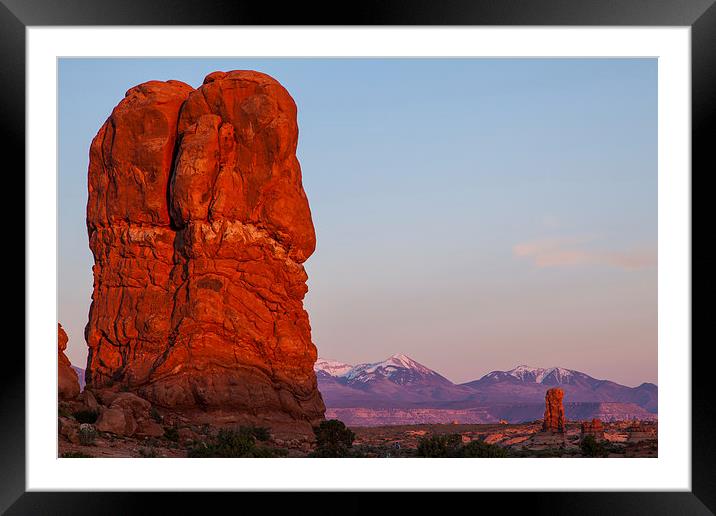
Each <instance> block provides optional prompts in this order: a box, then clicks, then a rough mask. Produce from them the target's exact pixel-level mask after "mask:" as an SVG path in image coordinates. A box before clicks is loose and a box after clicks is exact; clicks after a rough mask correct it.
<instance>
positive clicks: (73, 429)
mask: <svg viewBox="0 0 716 516" xmlns="http://www.w3.org/2000/svg"><path fill="white" fill-rule="evenodd" d="M57 426H58V428H57V430H58V433H59V434H60V437H61V438H62V437H64V438H65V439H67V440H68V441H69V442H71V443H73V444H79V442H80V424H79V423H78V422H77V421H75V420H74V419H72V418H69V417H62V416H60V417H59V418H58V419H57Z"/></svg>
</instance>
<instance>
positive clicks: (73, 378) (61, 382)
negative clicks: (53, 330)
mask: <svg viewBox="0 0 716 516" xmlns="http://www.w3.org/2000/svg"><path fill="white" fill-rule="evenodd" d="M68 340H69V339H68V337H67V333H65V330H64V328H62V325H61V324H60V323H57V393H58V396H59V398H60V400H71V399H74V398H76V397H77V395H78V394H79V393H80V382H79V379H78V378H77V374H76V373H75V371H74V369H72V363H71V362H70V359H69V358H67V355H65V349H67V341H68Z"/></svg>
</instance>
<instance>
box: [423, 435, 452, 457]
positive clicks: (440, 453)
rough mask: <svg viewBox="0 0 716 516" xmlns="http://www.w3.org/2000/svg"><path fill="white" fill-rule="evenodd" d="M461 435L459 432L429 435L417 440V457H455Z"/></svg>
mask: <svg viewBox="0 0 716 516" xmlns="http://www.w3.org/2000/svg"><path fill="white" fill-rule="evenodd" d="M461 444H462V436H461V435H460V434H450V435H431V436H429V437H423V438H422V439H420V441H419V442H418V449H417V454H418V457H457V456H458V451H459V449H460V445H461Z"/></svg>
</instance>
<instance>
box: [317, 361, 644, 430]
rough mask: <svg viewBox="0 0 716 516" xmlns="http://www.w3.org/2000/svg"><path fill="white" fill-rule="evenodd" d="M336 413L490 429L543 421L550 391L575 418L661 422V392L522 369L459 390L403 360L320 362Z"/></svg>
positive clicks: (356, 419) (326, 395) (572, 373)
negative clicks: (556, 391) (557, 392)
mask: <svg viewBox="0 0 716 516" xmlns="http://www.w3.org/2000/svg"><path fill="white" fill-rule="evenodd" d="M314 370H315V371H316V376H317V378H318V388H319V390H320V391H321V394H322V395H323V400H324V402H325V404H326V407H327V409H328V413H327V417H334V416H335V417H338V418H339V419H342V420H344V422H346V423H348V424H353V425H366V426H369V425H375V424H407V423H417V422H440V420H441V419H442V420H444V421H442V422H452V421H459V422H465V423H468V422H469V423H483V422H484V423H488V422H497V421H499V420H500V419H506V420H508V421H509V422H514V423H516V422H524V421H531V420H535V419H539V418H540V417H542V413H543V411H544V396H545V392H546V391H547V389H549V388H550V387H555V386H559V387H561V388H562V389H563V390H564V392H565V396H564V402H565V403H564V404H565V412H566V414H567V418H570V417H571V418H572V419H591V418H592V417H599V418H601V419H604V420H616V419H642V420H647V419H656V413H657V406H658V397H657V386H656V385H654V384H652V383H643V384H641V385H639V386H638V387H628V386H625V385H620V384H618V383H616V382H613V381H610V380H601V379H597V378H593V377H591V376H589V375H588V374H586V373H583V372H581V371H576V370H573V369H567V368H564V367H550V368H539V367H530V366H526V365H520V366H517V367H515V368H513V369H510V370H508V371H492V372H490V373H488V374H486V375H484V376H483V377H481V378H479V379H477V380H474V381H470V382H466V383H463V384H455V383H453V382H451V381H450V380H449V379H447V378H445V377H444V376H442V375H441V374H439V373H437V372H436V371H434V370H432V369H430V368H428V367H426V366H424V365H422V364H420V363H418V362H416V361H415V360H413V359H411V358H410V357H408V356H406V355H403V354H395V355H391V356H390V357H388V358H387V359H385V360H383V361H380V362H374V363H364V364H357V365H351V364H346V363H343V362H336V361H332V360H326V359H322V358H319V359H318V360H317V361H316V364H315V366H314Z"/></svg>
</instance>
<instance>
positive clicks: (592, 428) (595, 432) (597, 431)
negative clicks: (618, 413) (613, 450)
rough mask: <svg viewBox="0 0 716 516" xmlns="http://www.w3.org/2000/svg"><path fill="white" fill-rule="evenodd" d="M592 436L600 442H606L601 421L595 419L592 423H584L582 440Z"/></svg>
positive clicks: (581, 434)
mask: <svg viewBox="0 0 716 516" xmlns="http://www.w3.org/2000/svg"><path fill="white" fill-rule="evenodd" d="M588 435H591V436H593V437H594V438H595V439H597V440H598V441H601V440H604V425H603V424H602V422H601V420H599V419H597V418H594V419H592V421H584V422H583V423H582V427H581V432H580V438H581V439H584V438H585V437H586V436H588Z"/></svg>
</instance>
